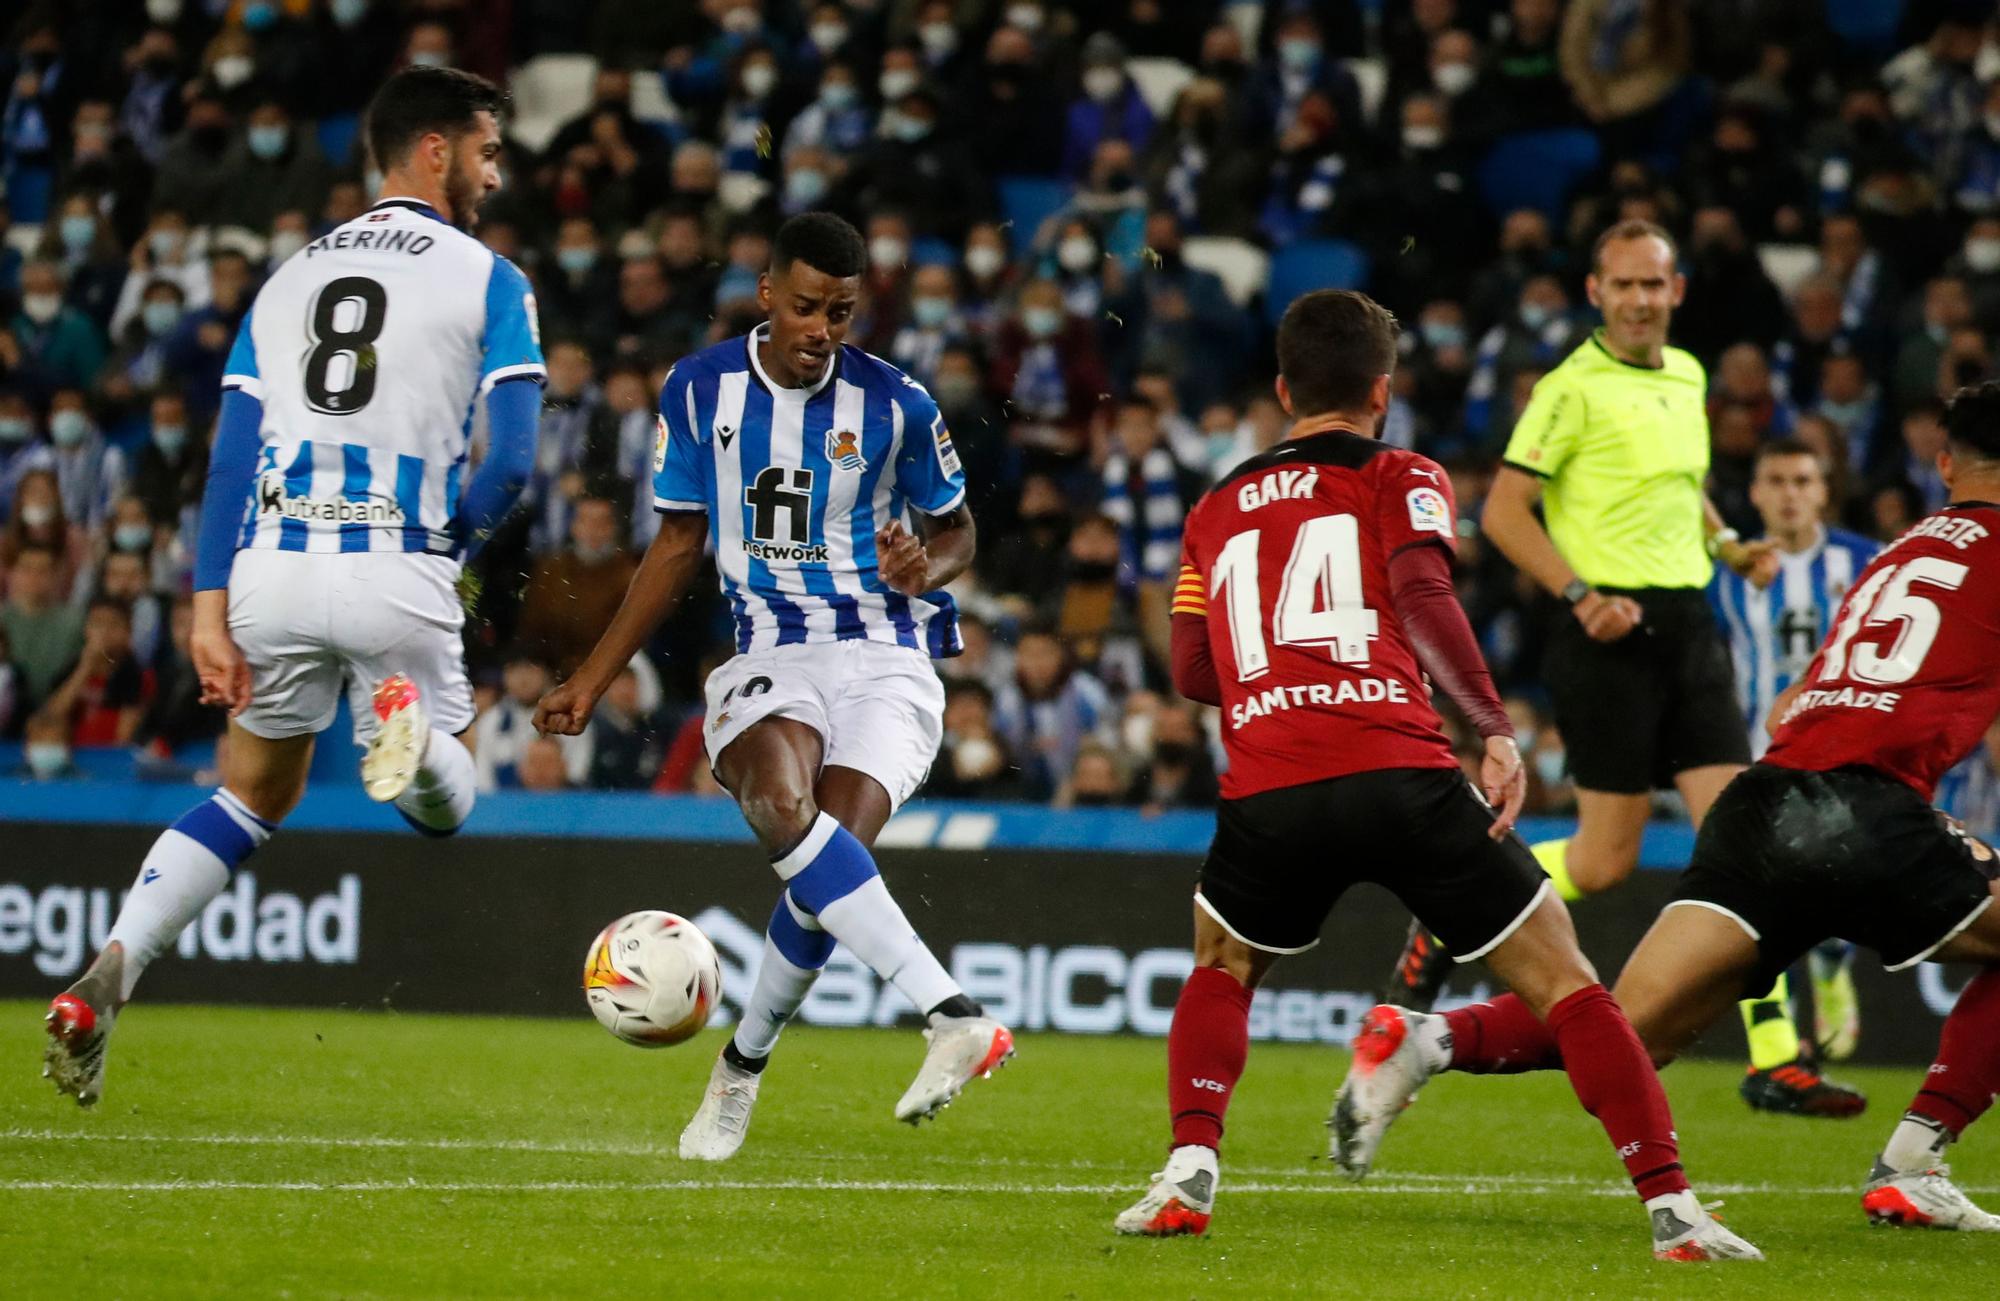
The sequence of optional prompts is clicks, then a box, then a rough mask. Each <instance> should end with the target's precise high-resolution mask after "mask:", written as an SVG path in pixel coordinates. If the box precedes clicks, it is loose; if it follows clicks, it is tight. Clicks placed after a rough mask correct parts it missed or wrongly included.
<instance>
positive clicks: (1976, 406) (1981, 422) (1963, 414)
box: [1944, 379, 2000, 461]
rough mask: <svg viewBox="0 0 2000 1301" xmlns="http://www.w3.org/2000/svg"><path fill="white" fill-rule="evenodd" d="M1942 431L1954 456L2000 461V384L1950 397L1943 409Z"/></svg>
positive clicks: (1967, 389) (1974, 386) (1973, 387)
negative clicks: (1968, 455)
mask: <svg viewBox="0 0 2000 1301" xmlns="http://www.w3.org/2000/svg"><path fill="white" fill-rule="evenodd" d="M1944 431H1945V438H1946V440H1947V441H1948V442H1949V443H1950V445H1951V449H1952V454H1953V455H1954V456H1964V455H1966V454H1967V453H1970V454H1971V455H1972V456H1974V457H1976V458H1978V459H1979V460H1982V461H2000V380H1990V379H1989V380H1987V381H1986V382H1985V383H1983V384H1972V385H1968V386H1967V387H1965V388H1962V389H1960V390H1959V391H1958V392H1956V393H1954V394H1952V395H1951V403H1950V404H1949V405H1948V406H1946V407H1945V409H1944Z"/></svg>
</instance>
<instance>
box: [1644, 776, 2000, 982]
mask: <svg viewBox="0 0 2000 1301" xmlns="http://www.w3.org/2000/svg"><path fill="white" fill-rule="evenodd" d="M1992 875H1993V865H1992V864H1991V863H1982V862H1980V861H1979V859H1978V858H1977V857H1975V855H1974V854H1973V851H1972V847H1971V845H1970V844H1969V843H1968V842H1967V841H1966V839H1965V837H1964V836H1963V835H1962V834H1960V833H1959V832H1957V831H1955V830H1953V829H1952V827H1951V825H1950V824H1949V823H1947V822H1946V821H1945V819H1944V816H1943V815H1942V814H1940V813H1939V812H1938V811H1937V810H1936V809H1933V808H1932V807H1931V806H1930V805H1928V804H1926V803H1924V800H1923V797H1922V796H1921V795H1918V794H1917V793H1916V791H1914V790H1912V789H1911V788H1910V787H1908V786H1906V785H1904V784H1903V783H1902V782H1899V781H1897V780H1896V779H1895V778H1893V777H1887V776H1884V775H1883V774H1881V773H1879V772H1875V771H1873V770H1872V769H1867V768H1837V769H1835V770H1834V771H1832V772H1801V771H1799V770H1797V769H1793V768H1779V767H1775V766H1773V765H1771V764H1762V763H1760V764H1758V765H1756V766H1755V767H1753V768H1750V769H1748V770H1747V771H1745V772H1744V773H1742V774H1741V775H1740V776H1738V777H1737V778H1736V780H1735V781H1732V782H1730V783H1729V785H1728V786H1727V787H1726V788H1725V789H1724V790H1723V792H1722V794H1721V796H1720V797H1718V798H1717V799H1716V801H1715V807H1714V808H1712V809H1710V810H1709V811H1708V818H1707V820H1706V821H1705V822H1703V823H1702V827H1701V834H1700V835H1698V836H1696V837H1695V842H1694V858H1693V860H1692V861H1691V862H1690V863H1689V864H1688V870H1687V874H1686V875H1685V876H1683V877H1682V878H1681V881H1680V885H1679V886H1678V888H1676V890H1675V891H1674V902H1673V903H1672V904H1669V905H1668V907H1674V906H1675V905H1699V906H1701V907H1704V908H1713V909H1715V910H1716V911H1717V912H1720V913H1725V914H1727V915H1728V916H1729V917H1731V918H1732V919H1734V920H1735V921H1736V923H1737V924H1738V925H1740V926H1741V927H1743V929H1744V930H1745V931H1747V932H1748V933H1749V935H1750V938H1752V939H1753V940H1755V941H1757V969H1756V971H1755V972H1754V973H1753V974H1752V976H1751V978H1750V985H1749V988H1748V989H1747V990H1745V993H1747V994H1749V995H1750V996H1752V997H1756V996H1758V995H1760V994H1762V993H1763V992H1764V991H1766V990H1768V989H1770V987H1771V985H1772V983H1773V982H1775V981H1776V980H1777V978H1778V976H1779V974H1780V973H1782V972H1783V971H1784V970H1785V969H1786V968H1788V967H1790V966H1791V965H1792V964H1793V963H1794V962H1797V961H1798V960H1799V959H1800V958H1802V957H1804V956H1805V953H1806V951H1807V950H1808V949H1810V948H1812V946H1813V945H1815V944H1817V943H1819V942H1820V941H1821V940H1824V939H1826V938H1828V937H1829V936H1839V937H1840V938H1841V939H1844V940H1851V941H1853V942H1854V943H1856V944H1859V945H1862V946H1863V947H1865V948H1870V949H1873V950H1875V952H1876V953H1878V954H1880V955H1881V957H1882V965H1884V966H1886V967H1887V968H1888V969H1889V970H1891V971H1900V970H1902V969H1903V968H1905V967H1910V966H1915V965H1916V964H1917V963H1919V962H1922V961H1923V960H1924V959H1925V958H1927V957H1929V956H1930V955H1931V953H1932V952H1933V951H1934V950H1936V949H1937V948H1938V947H1939V946H1940V945H1942V944H1943V943H1944V942H1945V941H1946V940H1948V939H1950V938H1951V937H1952V936H1954V935H1956V934H1958V932H1959V931H1961V930H1963V929H1965V927H1966V926H1967V925H1968V924H1969V923H1970V922H1971V921H1972V919H1973V918H1974V917H1976V916H1978V915H1979V913H1980V911H1981V910H1983V909H1984V908H1985V907H1986V905H1987V904H1988V903H1989V902H1991V900H1992V895H1991V894H1990V893H1989V892H1988V883H1989V881H1990V880H1991V879H1992Z"/></svg>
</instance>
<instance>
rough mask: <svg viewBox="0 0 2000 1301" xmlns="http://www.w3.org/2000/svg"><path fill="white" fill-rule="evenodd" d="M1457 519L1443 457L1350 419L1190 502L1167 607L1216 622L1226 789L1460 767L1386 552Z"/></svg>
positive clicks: (1291, 444) (1435, 533)
mask: <svg viewBox="0 0 2000 1301" xmlns="http://www.w3.org/2000/svg"><path fill="white" fill-rule="evenodd" d="M1456 521H1457V510H1456V508H1455V506H1454V505H1453V501H1452V492H1451V481H1450V480H1449V479H1448V478H1446V476H1445V473H1444V471H1443V470H1441V469H1440V468H1439V467H1438V465H1437V464H1436V462H1434V461H1431V460H1429V459H1427V458H1425V457H1422V456H1418V455H1416V454H1414V453H1411V452H1405V451H1401V450H1399V449H1397V448H1393V447H1388V446H1385V445H1384V444H1382V443H1380V442H1378V441H1376V440H1375V439H1372V438H1365V437H1363V436H1361V435H1359V434H1354V433H1349V432H1348V431H1346V430H1332V431H1329V432H1326V433H1320V434H1311V435H1307V436H1305V437H1302V438H1296V439H1292V440H1289V441H1286V442H1283V443H1280V444H1278V445H1277V446H1276V447H1274V448H1272V449H1271V450H1270V451H1268V452H1265V453H1263V454H1262V455H1259V456H1256V457H1253V458H1252V459H1250V460H1249V461H1246V462H1244V463H1243V464H1242V465H1241V466H1240V467H1238V468H1237V469H1236V471H1235V472H1234V473H1232V474H1231V475H1230V476H1229V477H1228V478H1227V479H1224V480H1223V481H1222V482H1221V483H1219V484H1217V485H1216V486H1215V487H1214V488H1213V489H1211V490H1210V491H1209V492H1208V494H1207V495H1206V496H1204V497H1203V498H1202V499H1201V501H1200V502H1198V503H1197V504H1196V505H1195V508H1194V509H1193V510H1192V511H1191V512H1189V514H1188V519H1187V526H1186V530H1185V533H1184V534H1183V539H1182V567H1181V577H1180V581H1179V583H1178V585H1177V586H1176V588H1175V593H1174V604H1173V609H1174V613H1175V614H1178V615H1188V614H1194V615H1201V616H1203V617H1205V618H1206V620H1207V623H1208V642H1209V649H1210V652H1211V654H1212V656H1213V658H1214V662H1215V672H1216V678H1217V679H1218V681H1219V682H1220V683H1221V686H1222V714H1223V718H1222V739H1223V746H1224V748H1225V749H1226V750H1227V751H1228V754H1229V771H1228V772H1227V773H1226V774H1224V776H1223V778H1222V794H1223V795H1224V796H1225V797H1226V798H1229V799H1241V798H1242V797H1244V796H1247V795H1255V794H1257V793H1258V792H1260V791H1267V790H1273V789H1276V788H1278V787H1282V786H1298V785H1303V784H1305V783H1307V782H1315V781H1321V780H1324V779H1327V778H1331V777H1343V776H1346V775H1347V774H1349V773H1355V772H1366V771H1371V770H1374V769H1380V768H1454V767H1457V766H1458V761H1457V759H1456V758H1454V757H1453V755H1452V752H1451V744H1450V742H1449V741H1448V740H1447V739H1446V737H1445V734H1444V728H1443V725H1442V723H1441V721H1440V720H1439V718H1438V715H1437V711H1436V710H1435V709H1433V708H1432V707H1431V703H1430V695H1429V692H1428V691H1427V689H1426V687H1425V684H1424V677H1423V672H1422V670H1421V669H1420V668H1419V666H1418V663H1417V656H1416V652H1415V650H1414V649H1413V648H1412V647H1411V645H1410V641H1409V637H1408V635H1407V634H1406V633H1405V632H1404V630H1403V626H1402V623H1401V621H1400V620H1399V619H1398V618H1397V617H1396V611H1395V608H1394V605H1393V603H1392V602H1391V600H1390V590H1389V560H1390V558H1391V557H1392V556H1394V555H1395V554H1396V553H1397V552H1398V551H1401V550H1404V549H1406V548H1409V547H1418V546H1432V545H1436V546H1443V547H1445V548H1447V549H1450V548H1452V547H1453V546H1454V545H1455V542H1456Z"/></svg>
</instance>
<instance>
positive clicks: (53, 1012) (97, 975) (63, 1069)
mask: <svg viewBox="0 0 2000 1301" xmlns="http://www.w3.org/2000/svg"><path fill="white" fill-rule="evenodd" d="M124 969H125V955H124V951H123V950H122V949H120V948H119V947H118V946H116V945H113V946H112V947H110V948H108V949H106V950H105V951H104V952H103V953H100V954H98V955H97V961H95V962H93V963H91V964H90V970H89V971H86V972H84V973H83V977H82V978H81V979H80V980H78V981H77V982H76V983H75V984H74V985H71V986H70V987H69V988H68V989H67V990H66V991H64V992H63V993H60V994H57V995H56V996H55V998H54V999H52V1000H50V1002H49V1010H48V1013H47V1015H45V1016H44V1017H43V1018H42V1025H43V1026H44V1027H45V1028H46V1029H47V1031H48V1036H49V1041H48V1043H47V1044H46V1045H45V1046H44V1047H43V1049H42V1076H43V1078H44V1079H49V1080H54V1081H55V1086H56V1092H58V1093H67V1094H69V1095H70V1096H71V1097H73V1098H75V1099H76V1101H77V1105H78V1106H82V1107H90V1106H95V1105H96V1103H97V1099H98V1097H99V1096H100V1095H101V1094H102V1093H103V1092H104V1054H105V1050H106V1049H107V1048H108V1047H109V1046H110V1043H111V1025H112V1022H113V1021H115V1020H116V1019H117V1017H118V1008H119V1006H120V1005H119V1001H118V995H119V991H120V989H121V988H122V985H123V980H122V976H123V972H124Z"/></svg>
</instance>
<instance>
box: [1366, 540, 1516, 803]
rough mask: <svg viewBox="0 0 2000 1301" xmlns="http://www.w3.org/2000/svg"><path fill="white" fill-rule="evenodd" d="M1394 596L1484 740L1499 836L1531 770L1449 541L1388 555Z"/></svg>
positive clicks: (1430, 667) (1435, 676)
mask: <svg viewBox="0 0 2000 1301" xmlns="http://www.w3.org/2000/svg"><path fill="white" fill-rule="evenodd" d="M1389 600H1390V602H1391V603H1392V604H1393V605H1394V606H1395V608H1396V618H1397V621H1398V622H1400V623H1401V624H1402V625H1403V630H1404V631H1405V632H1407V633H1408V634H1409V637H1410V645H1411V647H1412V648H1414V649H1415V651H1416V652H1417V662H1418V663H1419V664H1421V665H1422V666H1423V670H1424V672H1425V673H1427V674H1429V675H1430V679H1431V681H1432V682H1435V683H1436V684H1437V685H1438V686H1439V687H1440V688H1442V689H1443V691H1444V693H1445V694H1446V695H1447V696H1449V697H1451V701H1452V703H1453V704H1455V705H1457V706H1458V708H1459V712H1460V713H1462V714H1464V715H1465V718H1466V721H1467V722H1469V723H1471V724H1472V728H1473V730H1474V731H1475V732H1477V733H1478V734H1479V736H1480V737H1481V738H1482V739H1483V740H1484V742H1485V744H1486V759H1485V762H1484V763H1483V764H1482V765H1481V770H1480V779H1481V780H1480V784H1481V785H1482V786H1484V787H1485V789H1486V798H1487V800H1488V801H1489V802H1490V803H1491V804H1492V805H1493V806H1494V807H1495V808H1496V809H1498V810H1499V816H1498V817H1497V818H1495V819H1494V821H1493V827H1492V834H1493V836H1494V838H1495V839H1498V838H1499V837H1501V836H1503V835H1505V834H1507V832H1508V831H1509V830H1511V829H1512V828H1513V826H1514V819H1515V818H1516V817H1518V816H1520V812H1521V804H1522V802H1523V801H1524V800H1525V799H1526V798H1527V793H1528V782H1527V774H1526V772H1525V770H1524V769H1523V768H1522V767H1521V752H1520V749H1519V748H1518V747H1517V746H1516V745H1515V742H1514V723H1513V720H1511V719H1509V718H1508V717H1507V708H1506V706H1505V705H1502V704H1501V703H1500V693H1499V692H1498V691H1497V690H1495V689H1494V686H1493V675H1492V673H1491V672H1489V671H1488V670H1487V667H1486V659H1485V657H1484V656H1482V655H1481V654H1480V653H1479V639H1478V638H1477V637H1475V636H1473V633H1472V625H1471V624H1470V623H1468V622H1467V621H1466V618H1465V609H1464V607H1463V606H1461V605H1459V603H1458V593H1457V591H1456V590H1455V589H1454V588H1453V587H1452V582H1451V555H1450V552H1449V551H1447V550H1446V548H1445V546H1444V545H1443V544H1441V543H1440V544H1435V545H1433V544H1420V545H1417V546H1408V547H1404V548H1403V549H1402V550H1400V551H1398V552H1397V553H1396V554H1395V555H1393V556H1391V557H1390V558H1389Z"/></svg>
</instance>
